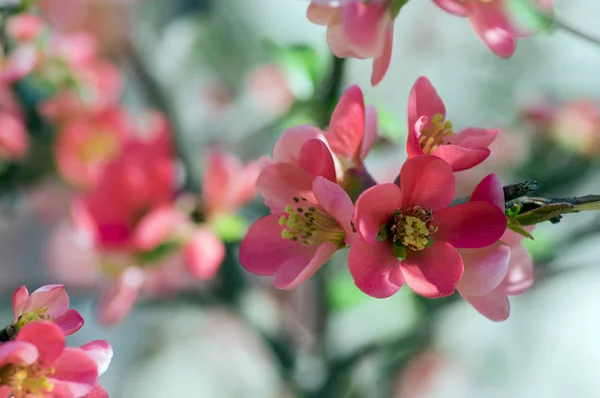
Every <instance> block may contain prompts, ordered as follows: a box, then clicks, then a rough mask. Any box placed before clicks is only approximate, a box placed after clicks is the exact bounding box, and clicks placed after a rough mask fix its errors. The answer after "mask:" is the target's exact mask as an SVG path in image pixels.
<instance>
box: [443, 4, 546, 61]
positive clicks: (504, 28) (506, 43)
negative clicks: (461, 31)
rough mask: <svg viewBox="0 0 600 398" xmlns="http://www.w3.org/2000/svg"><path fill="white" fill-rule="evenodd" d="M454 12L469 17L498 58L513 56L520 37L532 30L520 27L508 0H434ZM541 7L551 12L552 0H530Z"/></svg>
mask: <svg viewBox="0 0 600 398" xmlns="http://www.w3.org/2000/svg"><path fill="white" fill-rule="evenodd" d="M433 1H434V2H435V3H436V4H437V5H438V6H439V7H440V8H442V9H444V10H446V11H448V12H449V13H451V14H454V15H457V16H460V17H467V18H469V20H470V22H471V25H472V26H473V29H475V32H476V33H477V35H478V36H479V37H480V38H481V40H483V42H484V43H485V44H486V45H487V46H488V47H489V49H490V50H492V51H493V52H494V54H496V55H497V56H499V57H502V58H509V57H511V56H512V55H513V54H514V52H515V50H516V48H517V38H521V37H527V36H530V35H531V34H532V33H533V32H531V31H528V30H525V29H521V28H519V27H518V26H517V25H516V24H515V22H514V21H513V20H511V17H510V15H509V13H508V10H507V4H506V3H507V0H433ZM528 1H530V2H531V3H533V5H534V6H537V7H539V8H540V13H546V14H551V13H552V8H553V5H552V0H528Z"/></svg>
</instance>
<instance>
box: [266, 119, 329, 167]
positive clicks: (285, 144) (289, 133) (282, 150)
mask: <svg viewBox="0 0 600 398" xmlns="http://www.w3.org/2000/svg"><path fill="white" fill-rule="evenodd" d="M323 134H324V133H323V131H321V130H320V129H318V128H316V127H313V126H311V125H308V124H304V125H302V126H297V127H292V128H289V129H287V130H285V131H284V132H283V134H281V137H279V139H278V140H277V142H275V146H274V147H273V160H274V161H275V162H281V163H291V164H294V165H297V164H298V158H299V157H300V150H301V149H302V146H303V145H304V143H305V142H306V141H308V140H312V139H315V138H316V139H320V140H324V139H325V136H324V135H323Z"/></svg>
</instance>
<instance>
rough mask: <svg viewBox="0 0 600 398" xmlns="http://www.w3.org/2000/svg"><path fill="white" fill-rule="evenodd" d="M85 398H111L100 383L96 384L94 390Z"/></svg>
mask: <svg viewBox="0 0 600 398" xmlns="http://www.w3.org/2000/svg"><path fill="white" fill-rule="evenodd" d="M84 398H109V396H108V393H107V392H106V390H105V389H104V387H102V386H101V385H100V383H96V384H94V388H92V390H91V391H90V392H88V393H87V394H86V395H85V397H84Z"/></svg>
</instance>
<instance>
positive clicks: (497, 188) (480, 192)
mask: <svg viewBox="0 0 600 398" xmlns="http://www.w3.org/2000/svg"><path fill="white" fill-rule="evenodd" d="M469 201H471V202H476V201H482V202H490V203H493V204H495V205H496V206H498V208H499V209H500V210H502V211H504V189H503V187H502V182H501V181H500V179H499V178H498V176H497V175H496V174H490V175H488V176H487V177H485V178H484V179H483V180H481V182H480V183H479V184H477V186H476V187H475V189H474V190H473V193H472V194H471V197H470V198H469Z"/></svg>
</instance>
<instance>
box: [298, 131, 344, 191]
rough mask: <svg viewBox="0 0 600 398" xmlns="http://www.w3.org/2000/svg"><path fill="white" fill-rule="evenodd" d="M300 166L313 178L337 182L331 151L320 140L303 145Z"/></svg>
mask: <svg viewBox="0 0 600 398" xmlns="http://www.w3.org/2000/svg"><path fill="white" fill-rule="evenodd" d="M298 166H299V167H300V168H301V169H302V170H304V171H306V172H307V173H308V174H310V175H311V176H313V178H315V177H317V176H323V177H325V178H327V179H328V180H330V181H336V180H337V178H336V174H335V163H334V162H333V156H332V155H331V151H330V150H329V148H328V147H327V144H325V143H324V142H323V141H321V140H319V139H316V138H315V139H312V140H308V141H306V142H305V143H304V144H303V145H302V149H301V150H300V156H299V158H298Z"/></svg>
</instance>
